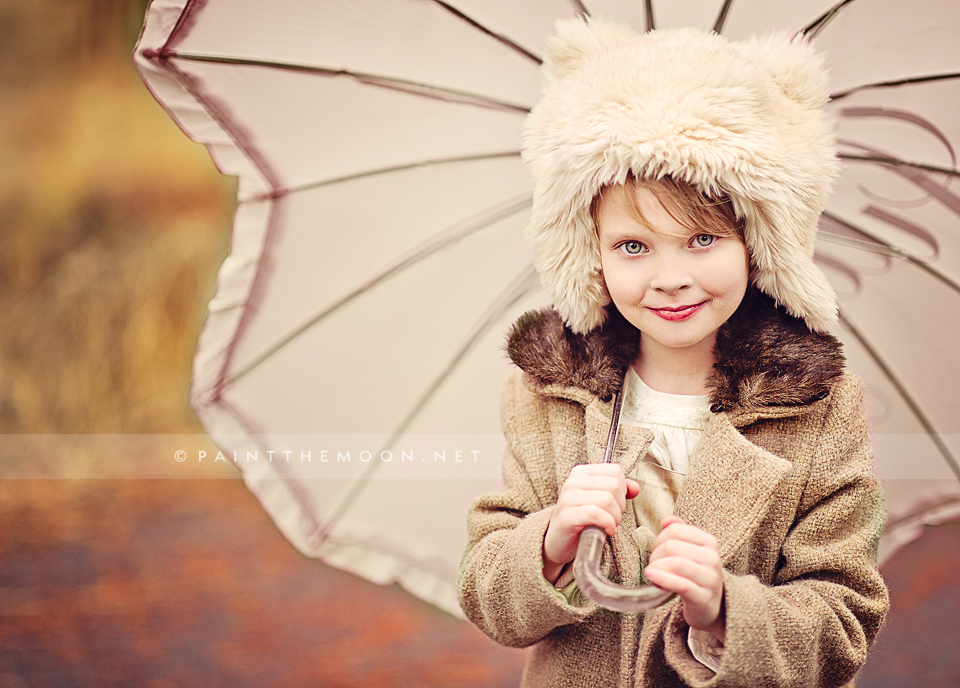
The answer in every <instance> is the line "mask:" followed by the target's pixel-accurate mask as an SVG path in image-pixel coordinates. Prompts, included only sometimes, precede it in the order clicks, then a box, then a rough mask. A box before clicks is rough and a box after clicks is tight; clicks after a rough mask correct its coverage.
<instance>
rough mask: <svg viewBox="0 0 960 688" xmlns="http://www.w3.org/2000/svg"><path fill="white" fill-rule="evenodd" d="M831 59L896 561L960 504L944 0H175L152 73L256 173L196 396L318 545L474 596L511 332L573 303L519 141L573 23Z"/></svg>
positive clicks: (241, 459)
mask: <svg viewBox="0 0 960 688" xmlns="http://www.w3.org/2000/svg"><path fill="white" fill-rule="evenodd" d="M578 13H586V14H596V15H604V16H608V17H611V18H614V19H618V20H621V21H623V22H626V23H628V24H631V25H633V26H634V27H635V28H637V29H640V30H643V29H650V28H664V27H673V26H681V25H693V26H699V27H701V28H713V29H715V30H717V31H719V32H721V33H723V34H725V35H727V36H729V37H730V38H733V39H739V38H745V37H746V36H748V35H751V34H755V33H759V32H762V31H764V30H770V29H773V30H787V31H800V30H802V31H804V32H806V34H807V35H808V36H811V37H812V38H813V40H814V41H815V42H816V44H817V45H818V47H819V48H820V49H821V50H823V51H824V52H825V53H826V55H827V60H828V64H829V66H830V69H831V74H832V79H833V83H834V87H835V93H834V97H833V100H832V102H831V104H830V105H829V107H830V110H831V112H832V113H833V115H834V116H835V118H836V120H837V122H838V135H839V140H840V147H841V156H842V158H843V160H844V164H843V174H842V177H841V179H840V181H839V183H838V186H837V190H836V193H835V195H834V197H833V199H832V200H831V202H830V204H829V206H828V210H827V212H825V213H824V215H823V218H822V223H821V230H822V231H821V239H820V242H819V245H818V252H817V256H818V260H819V263H820V265H821V266H822V267H823V269H824V271H825V272H826V273H827V274H828V277H829V278H830V279H831V281H832V282H833V283H834V285H835V286H836V288H837V290H838V292H839V294H840V298H841V311H842V313H841V325H840V327H839V329H838V331H837V335H838V336H839V337H840V338H841V340H843V342H844V344H845V351H846V353H847V357H848V362H849V366H850V368H851V369H852V370H854V371H855V372H857V373H858V374H860V375H861V376H862V377H863V378H864V379H865V381H866V383H867V394H868V406H869V408H870V411H871V417H872V422H873V427H874V432H875V441H876V455H877V467H878V471H879V473H880V475H881V478H882V479H883V481H884V487H885V490H886V494H887V506H888V512H889V516H890V518H889V523H888V525H887V529H886V532H885V533H884V537H883V541H882V543H881V557H886V556H889V554H890V553H892V552H893V551H894V550H895V549H896V548H897V547H899V546H900V545H902V544H904V543H905V542H907V541H909V540H910V539H912V538H914V537H916V536H917V535H918V534H919V532H920V529H921V528H922V526H923V524H925V523H936V522H941V521H944V520H947V519H950V518H956V517H960V467H958V456H960V429H958V420H957V419H958V418H960V401H958V399H957V395H956V394H955V393H954V389H955V387H956V383H957V382H958V381H960V374H958V373H960V363H958V362H957V360H956V358H955V357H954V356H952V353H953V349H954V346H953V342H955V341H957V340H958V339H960V286H958V284H960V231H958V229H960V226H958V225H960V191H958V190H957V189H958V185H960V182H957V180H956V177H957V175H958V172H957V169H956V157H955V151H956V149H957V147H958V145H960V122H958V121H957V118H956V115H955V113H956V111H957V108H958V106H960V83H958V77H960V50H957V49H956V48H955V47H954V46H955V42H954V36H955V35H956V33H957V30H958V29H960V5H958V4H956V3H954V2H950V1H948V0H919V1H918V2H916V3H912V4H910V6H909V7H907V6H906V4H904V3H900V2H897V1H896V0H858V1H853V0H844V1H842V2H839V3H835V2H831V1H827V0H791V1H790V2H769V1H766V0H725V1H721V0H684V1H683V2H677V1H672V2H663V1H661V2H656V1H655V0H647V1H646V3H640V2H636V1H633V0H631V1H630V2H627V1H626V0H583V1H581V0H536V1H535V2H534V1H531V2H527V3H523V4H522V5H517V4H516V3H507V2H503V1H502V0H483V1H482V2H481V1H478V0H450V1H444V0H325V1H323V2H313V3H301V2H288V3H283V2H279V1H278V2H271V3H266V2H257V1H256V0H203V1H200V0H153V2H152V3H151V5H150V7H149V9H148V11H147V15H146V19H145V25H144V29H143V33H142V35H141V38H140V41H139V43H138V46H137V48H136V51H135V59H136V64H137V68H138V69H139V71H140V74H141V76H142V77H143V79H144V81H145V83H146V84H147V86H148V87H149V88H150V89H151V91H152V92H153V93H154V95H155V96H156V97H157V99H158V100H159V101H160V102H161V103H162V104H163V106H164V107H165V108H166V109H167V111H168V112H169V113H170V115H171V116H172V117H173V118H174V119H175V120H176V121H177V122H178V123H179V124H180V126H181V127H182V128H183V129H184V131H185V132H186V133H187V134H188V135H189V136H191V137H192V138H193V139H195V140H197V141H200V142H202V143H204V144H206V146H207V147H208V149H209V150H210V153H211V155H212V156H213V158H214V160H215V161H216V163H217V164H218V166H219V168H220V169H221V170H222V171H223V172H224V173H225V174H231V175H236V176H237V177H238V203H237V209H236V216H235V221H234V229H233V239H232V247H231V253H230V255H229V256H228V258H227V259H226V261H225V262H224V264H223V266H222V268H221V271H220V275H219V280H218V284H217V291H216V294H215V295H214V297H213V299H212V300H211V302H210V305H209V312H208V315H207V319H206V323H205V326H204V329H203V333H202V335H201V338H200V342H199V346H198V351H197V355H196V362H195V367H194V382H193V390H192V402H193V405H194V408H195V409H196V411H197V414H198V416H199V417H200V419H201V420H202V422H203V423H204V426H205V427H206V429H207V430H208V432H209V433H210V435H211V436H212V437H213V438H214V440H215V441H216V442H217V443H218V445H219V446H220V447H221V448H222V455H221V456H220V457H217V458H219V459H222V460H228V461H231V462H235V463H236V464H237V466H238V467H240V468H241V469H242V470H243V472H244V478H245V480H246V482H247V484H248V485H249V486H250V488H251V489H252V490H253V491H254V492H255V493H256V495H257V496H258V498H259V499H260V501H261V502H262V503H263V505H264V507H265V508H266V509H267V511H268V512H269V513H270V514H271V515H272V517H273V518H274V520H275V521H276V523H277V525H278V526H279V527H280V528H281V529H282V531H283V532H284V533H285V534H286V536H287V537H288V538H289V539H290V540H291V542H292V543H293V544H294V545H295V546H296V547H297V548H298V549H299V550H300V551H302V552H303V553H305V554H307V555H309V556H314V557H319V558H321V559H323V560H324V561H327V562H328V563H331V564H333V565H335V566H339V567H341V568H345V569H347V570H350V571H354V572H356V573H358V574H360V575H362V576H365V577H367V578H369V579H371V580H374V581H376V582H380V583H386V582H392V581H397V582H399V583H400V584H401V585H403V586H404V587H406V588H407V589H408V590H410V591H411V592H413V593H414V594H417V595H419V596H421V597H423V598H424V599H426V600H428V601H430V602H432V603H434V604H436V605H438V606H440V607H441V608H443V609H446V610H448V611H450V612H451V613H454V614H459V610H458V608H457V605H456V601H455V596H454V592H453V588H454V584H455V579H456V570H457V565H458V563H459V558H460V555H461V552H462V547H463V544H464V542H465V539H466V533H465V527H464V520H465V519H464V514H465V511H466V508H467V505H468V504H469V502H470V501H471V499H472V498H473V497H474V496H475V495H477V494H479V493H481V492H483V491H486V490H490V489H496V488H497V486H498V484H499V482H498V481H499V477H498V476H499V455H500V453H501V451H502V446H503V445H502V440H501V439H500V435H499V424H498V420H497V398H498V395H499V389H500V386H501V385H502V382H503V380H504V379H505V376H506V375H507V372H508V366H507V364H506V363H505V361H504V360H503V355H502V353H501V351H500V345H501V339H502V336H503V332H504V331H505V329H506V327H507V326H508V324H509V323H510V322H512V320H513V319H515V318H516V317H517V316H518V315H519V314H521V313H522V312H524V311H526V310H529V309H530V308H534V307H539V306H542V305H545V304H546V299H545V296H544V295H543V294H542V292H541V291H540V290H539V287H538V286H537V281H536V276H535V274H534V272H533V270H532V267H531V261H530V255H529V253H528V251H527V249H526V247H525V246H524V244H523V242H522V239H521V231H522V229H523V227H524V225H525V222H526V216H527V215H528V212H529V207H530V197H531V189H530V183H529V181H528V179H527V176H526V174H525V172H524V170H523V167H522V165H521V163H520V160H519V153H518V151H519V140H520V131H521V127H522V123H523V120H524V117H525V115H526V113H527V112H528V111H529V109H530V107H532V105H533V104H534V103H535V102H536V100H537V95H538V89H539V75H538V68H539V64H540V59H539V57H538V54H540V53H541V52H542V50H543V45H544V41H545V40H546V38H547V37H548V36H549V35H550V34H551V33H552V30H553V24H554V22H555V20H556V19H557V18H560V17H567V16H573V15H575V14H578Z"/></svg>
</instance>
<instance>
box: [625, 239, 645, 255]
mask: <svg viewBox="0 0 960 688" xmlns="http://www.w3.org/2000/svg"><path fill="white" fill-rule="evenodd" d="M620 248H622V249H623V252H624V253H627V254H629V255H631V256H635V255H637V254H638V253H642V252H643V244H641V243H640V242H639V241H624V242H623V243H622V244H620Z"/></svg>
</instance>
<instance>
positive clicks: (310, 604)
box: [0, 479, 960, 688]
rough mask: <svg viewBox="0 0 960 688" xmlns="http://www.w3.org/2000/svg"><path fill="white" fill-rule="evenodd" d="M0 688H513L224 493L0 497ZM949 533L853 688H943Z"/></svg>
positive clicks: (192, 483) (51, 490) (949, 616)
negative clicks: (308, 553) (301, 549)
mask: <svg viewBox="0 0 960 688" xmlns="http://www.w3.org/2000/svg"><path fill="white" fill-rule="evenodd" d="M3 490H4V494H3V499H2V511H0V686H3V687H6V686H38V687H42V686H55V687H57V688H60V687H64V688H70V687H73V686H77V687H81V686H83V687H86V686H90V687H91V688H92V687H97V688H100V687H104V686H158V687H159V686H178V687H184V688H187V687H192V686H198V687H200V686H203V687H216V686H224V687H230V688H245V687H247V686H250V687H260V686H271V687H273V686H280V687H283V686H290V687H291V688H294V687H301V686H331V687H339V686H343V687H346V686H351V687H353V686H377V687H385V688H386V687H392V686H397V687H400V686H404V687H405V688H407V687H410V688H415V687H417V686H424V687H431V686H437V687H445V688H455V687H457V686H464V687H467V686H472V687H477V688H483V687H499V686H504V687H506V686H516V685H518V682H519V677H520V671H521V669H522V664H523V659H524V654H523V652H522V651H518V650H511V649H507V648H502V647H499V646H497V645H496V644H494V643H493V642H491V641H489V640H488V639H486V638H485V637H484V636H483V635H481V634H480V633H479V631H477V630H476V629H474V628H473V627H472V626H470V625H469V624H467V623H465V622H461V621H457V620H455V619H452V618H451V617H449V616H447V615H446V614H443V613H441V612H439V611H437V610H435V609H433V608H431V607H429V606H427V605H425V604H423V603H421V602H419V601H418V600H416V599H414V598H412V597H411V596H409V595H407V594H406V593H405V592H403V591H402V590H399V589H397V588H389V587H388V588H384V587H379V586H376V585H373V584H370V583H367V582H365V581H362V580H360V579H358V578H356V577H354V576H352V575H349V574H346V573H342V572H340V571H337V570H333V569H330V568H328V567H325V566H323V565H321V564H319V563H317V562H314V561H310V560H307V559H304V558H303V557H301V556H300V555H299V554H297V553H296V552H295V551H294V550H293V548H292V547H290V545H289V544H288V543H287V542H286V541H285V540H284V539H283V538H282V536H281V535H280V534H279V532H278V531H277V530H276V529H275V527H274V526H273V524H272V523H271V522H270V521H269V519H268V517H267V516H266V514H265V513H264V512H263V510H262V509H261V508H260V507H259V505H258V504H257V503H256V501H255V499H254V498H253V497H252V496H251V495H250V494H249V492H247V490H246V488H245V487H244V485H243V484H242V483H241V482H239V481H238V480H229V479H221V480H105V481H66V480H38V481H26V480H22V481H5V482H4V483H3ZM958 541H960V523H953V524H949V525H946V526H941V527H938V528H932V529H928V532H927V533H926V534H925V535H924V537H923V538H921V539H920V540H919V541H917V542H916V543H913V544H912V545H910V546H908V547H907V549H905V550H904V551H903V552H901V553H900V555H899V556H897V557H895V558H894V559H893V560H892V561H891V562H890V564H889V565H888V566H887V567H886V570H885V574H886V576H887V580H888V582H889V584H890V587H891V594H892V600H893V609H892V611H891V614H890V617H889V621H888V623H887V626H886V628H885V629H884V631H883V632H882V634H881V636H880V640H879V641H878V643H877V645H876V646H875V649H874V651H873V654H872V657H871V659H870V662H869V663H868V665H867V668H866V669H865V670H864V672H863V675H862V677H861V680H860V682H859V683H858V685H859V686H861V688H863V687H866V688H881V687H884V688H885V687H887V686H890V687H893V686H897V687H898V688H903V687H909V686H924V687H926V688H937V687H941V686H942V687H944V688H946V687H948V686H949V687H955V686H958V685H960V656H958V653H957V652H956V646H957V639H958V638H960V589H958V588H960V586H957V585H956V581H957V574H956V572H957V567H958V566H960V551H958V548H957V546H956V543H957V542H958Z"/></svg>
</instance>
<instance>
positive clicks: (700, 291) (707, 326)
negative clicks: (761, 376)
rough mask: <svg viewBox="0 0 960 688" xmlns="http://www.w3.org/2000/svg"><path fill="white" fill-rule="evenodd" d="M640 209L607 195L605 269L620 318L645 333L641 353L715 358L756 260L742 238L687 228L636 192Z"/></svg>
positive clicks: (602, 212)
mask: <svg viewBox="0 0 960 688" xmlns="http://www.w3.org/2000/svg"><path fill="white" fill-rule="evenodd" d="M634 188H635V190H636V194H637V202H638V206H639V210H640V211H641V214H642V215H643V217H644V218H645V219H646V220H647V222H648V224H649V225H650V227H652V228H653V230H656V231H653V230H651V229H650V228H648V227H647V226H645V225H644V224H643V223H641V222H640V221H639V220H638V219H636V218H635V217H634V216H633V214H631V213H630V212H629V210H628V209H627V207H626V206H625V203H624V196H625V194H626V193H632V192H631V191H629V190H625V191H624V193H612V194H605V196H604V197H603V198H602V199H601V201H600V206H599V210H598V213H597V224H598V227H597V230H598V236H599V239H600V263H601V265H602V267H603V278H604V281H605V282H606V285H607V290H608V291H609V292H610V296H611V298H612V299H613V302H614V304H616V306H617V308H618V309H619V311H620V313H622V314H623V316H624V317H625V318H626V319H627V320H628V321H629V322H630V323H632V324H633V325H634V327H636V328H637V329H639V330H640V332H641V341H642V347H643V349H644V350H646V349H647V348H648V347H651V346H661V347H665V348H666V349H667V350H678V349H684V350H688V351H690V352H691V353H693V352H694V351H695V350H696V351H697V352H698V353H701V354H703V355H710V356H712V351H713V343H714V340H715V339H716V334H717V330H718V329H719V328H720V326H721V325H722V324H723V323H724V322H726V321H727V318H729V317H730V316H731V315H732V314H733V312H734V311H735V310H736V309H737V307H738V306H739V305H740V301H741V300H742V299H743V295H744V293H745V292H746V290H747V283H748V274H749V257H748V252H747V247H746V246H745V245H744V243H743V241H741V240H740V239H739V238H738V237H737V236H724V237H718V236H715V235H713V234H710V233H708V232H706V233H705V232H700V231H697V230H691V229H688V228H686V227H684V226H683V225H681V224H680V223H679V222H677V220H675V219H674V218H673V217H672V216H671V215H670V213H668V212H667V211H666V209H664V207H663V205H662V204H661V203H660V201H659V200H658V199H657V197H656V196H655V195H654V194H653V192H651V191H650V190H649V189H647V188H645V187H644V186H642V185H636V186H635V187H634Z"/></svg>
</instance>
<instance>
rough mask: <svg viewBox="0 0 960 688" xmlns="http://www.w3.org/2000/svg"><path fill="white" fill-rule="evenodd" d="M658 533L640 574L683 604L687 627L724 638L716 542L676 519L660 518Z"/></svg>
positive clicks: (722, 639) (720, 575) (719, 568)
mask: <svg viewBox="0 0 960 688" xmlns="http://www.w3.org/2000/svg"><path fill="white" fill-rule="evenodd" d="M661 527H662V530H661V531H660V535H659V536H657V540H656V542H655V543H654V546H653V551H652V552H651V553H650V563H649V564H648V565H647V568H646V569H645V570H644V572H643V575H644V576H646V577H647V580H649V581H650V582H651V583H653V584H654V585H656V586H657V587H660V588H663V589H664V590H670V591H671V592H675V593H677V595H679V596H680V599H681V600H682V601H683V618H684V620H685V621H686V622H687V624H689V625H690V627H691V628H696V629H698V630H701V631H708V632H709V633H711V634H713V635H714V636H715V637H717V638H718V639H719V640H720V641H721V642H723V641H724V640H725V638H726V617H725V613H724V608H723V567H721V566H720V552H719V550H718V549H717V539H716V538H715V537H714V536H713V535H711V534H710V533H708V532H706V531H705V530H700V529H699V528H697V527H695V526H691V525H690V524H688V523H687V522H686V521H684V520H683V519H682V518H680V517H679V516H667V517H666V518H665V519H663V523H662V526H661Z"/></svg>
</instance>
